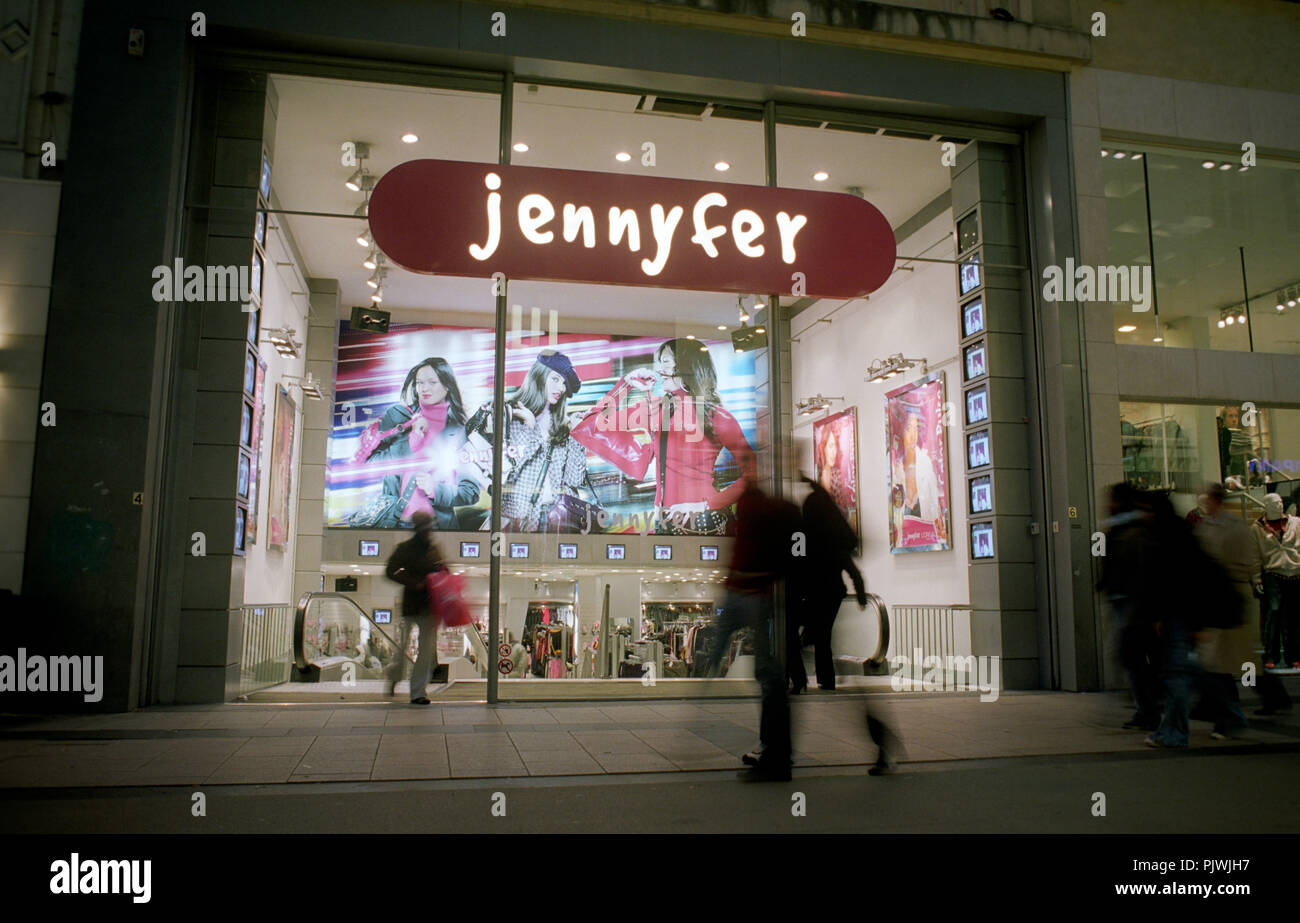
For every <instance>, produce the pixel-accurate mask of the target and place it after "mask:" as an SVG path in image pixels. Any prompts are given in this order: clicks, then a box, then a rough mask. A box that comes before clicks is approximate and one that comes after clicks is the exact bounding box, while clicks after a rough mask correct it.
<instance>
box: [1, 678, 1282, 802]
mask: <svg viewBox="0 0 1300 923" xmlns="http://www.w3.org/2000/svg"><path fill="white" fill-rule="evenodd" d="M868 704H870V706H871V710H872V713H873V714H875V715H877V716H880V717H884V718H885V720H886V721H888V722H889V723H890V724H891V725H892V726H895V727H897V728H898V730H899V732H900V733H901V735H902V738H903V742H904V747H905V749H906V754H905V755H904V756H903V757H902V759H901V762H902V763H903V764H904V768H906V764H907V763H944V762H949V761H956V760H982V759H996V758H1007V757H1013V758H1014V757H1024V756H1060V755H1067V754H1096V753H1116V754H1123V753H1132V752H1139V751H1143V752H1150V753H1151V755H1152V756H1153V757H1159V756H1164V757H1171V758H1176V755H1175V754H1172V753H1169V752H1168V751H1161V752H1159V753H1157V752H1154V751H1148V748H1146V747H1145V746H1144V745H1143V743H1142V738H1143V737H1144V736H1145V735H1144V734H1143V733H1141V732H1138V731H1125V730H1122V729H1121V728H1120V725H1121V724H1122V723H1123V721H1124V720H1125V718H1126V717H1127V716H1128V714H1129V708H1128V707H1127V702H1126V701H1125V700H1124V699H1122V698H1121V697H1120V696H1119V695H1113V694H1076V693H1067V692H1024V693H1009V692H1004V693H1002V695H1001V696H1000V697H999V698H998V699H997V700H996V701H994V702H981V701H980V700H979V697H978V696H977V695H971V694H947V693H910V694H909V693H902V694H891V695H881V694H869V695H852V694H844V693H843V692H840V693H836V694H833V695H832V694H821V695H818V694H816V693H814V694H811V695H805V696H799V697H797V698H793V699H792V700H791V711H792V719H793V727H794V746H795V768H796V771H800V770H802V771H804V772H811V773H813V774H815V773H816V772H817V769H818V767H822V768H825V767H836V766H852V765H863V764H869V763H871V762H873V761H874V760H875V757H876V752H875V747H874V746H873V745H872V744H871V743H870V741H869V739H868V738H867V734H866V729H865V726H864V725H865V723H864V720H863V718H864V713H865V711H866V708H867V705H868ZM1249 707H1253V703H1252V704H1251V705H1250V706H1249ZM758 718H759V706H758V702H757V701H756V700H722V701H719V700H707V701H699V702H684V701H658V702H653V703H643V702H637V703H622V702H617V703H591V702H584V703H574V704H568V703H549V704H542V703H536V704H534V703H529V704H528V705H515V704H510V705H497V706H488V705H483V704H443V705H432V706H424V707H420V706H412V705H409V704H407V703H406V702H404V701H400V700H395V701H394V702H393V703H392V704H385V705H372V704H357V705H344V706H337V705H267V704H227V705H210V706H187V707H172V708H163V707H158V708H148V709H144V710H141V711H136V712H130V713H126V714H113V715H96V716H73V717H32V716H9V717H5V718H0V789H16V788H61V787H67V788H81V787H91V788H101V787H130V786H161V785H227V784H228V785H245V784H277V783H285V782H355V781H395V780H416V779H474V778H500V777H510V776H514V777H518V776H573V775H600V774H617V773H647V772H692V771H704V770H718V769H732V768H736V769H739V768H740V761H739V757H740V755H741V754H743V753H745V752H747V751H749V750H751V749H753V748H754V747H756V746H757V743H758V740H757V738H758ZM1298 719H1300V716H1295V715H1290V714H1288V715H1280V716H1273V717H1270V718H1259V719H1253V720H1252V723H1251V724H1252V726H1251V729H1250V730H1249V731H1247V732H1246V733H1245V734H1244V736H1242V737H1241V738H1238V739H1236V740H1232V741H1213V740H1211V739H1210V737H1209V732H1210V726H1209V725H1208V724H1206V723H1204V722H1193V723H1192V748H1193V749H1198V750H1200V749H1205V748H1239V749H1240V748H1245V749H1248V750H1257V749H1261V748H1262V749H1265V750H1275V749H1276V750H1289V749H1300V720H1298Z"/></svg>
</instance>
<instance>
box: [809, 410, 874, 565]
mask: <svg viewBox="0 0 1300 923" xmlns="http://www.w3.org/2000/svg"><path fill="white" fill-rule="evenodd" d="M813 467H814V469H815V473H816V477H817V483H819V484H821V485H822V487H825V488H826V492H827V493H828V494H830V495H831V497H833V498H834V500H835V505H836V506H838V507H839V508H840V512H841V513H843V514H844V518H845V519H847V520H848V521H849V525H850V526H852V527H853V534H854V535H856V536H858V538H859V540H861V538H862V532H861V530H860V529H859V516H858V408H856V407H849V408H847V409H845V410H841V411H840V412H839V413H833V414H831V415H830V416H828V417H823V418H822V419H820V420H817V421H815V422H814V423H813Z"/></svg>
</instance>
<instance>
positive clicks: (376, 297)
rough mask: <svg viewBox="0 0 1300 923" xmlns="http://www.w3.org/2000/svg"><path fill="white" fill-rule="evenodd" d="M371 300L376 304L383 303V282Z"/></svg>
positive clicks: (371, 296)
mask: <svg viewBox="0 0 1300 923" xmlns="http://www.w3.org/2000/svg"><path fill="white" fill-rule="evenodd" d="M370 300H371V301H373V302H374V303H375V304H380V303H382V302H383V300H384V286H383V283H382V282H381V283H380V284H379V286H378V287H377V288H376V289H375V290H374V292H373V293H372V294H371V295H370Z"/></svg>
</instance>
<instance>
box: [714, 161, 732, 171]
mask: <svg viewBox="0 0 1300 923" xmlns="http://www.w3.org/2000/svg"><path fill="white" fill-rule="evenodd" d="M713 169H715V170H717V171H718V172H719V173H726V172H727V171H728V170H730V169H731V164H729V163H727V162H726V161H725V160H719V161H718V162H717V163H715V164H714V165H713Z"/></svg>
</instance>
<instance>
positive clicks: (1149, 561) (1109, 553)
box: [1100, 481, 1161, 731]
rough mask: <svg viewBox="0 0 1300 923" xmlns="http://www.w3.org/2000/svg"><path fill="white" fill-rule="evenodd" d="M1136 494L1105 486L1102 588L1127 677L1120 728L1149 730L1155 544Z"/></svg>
mask: <svg viewBox="0 0 1300 923" xmlns="http://www.w3.org/2000/svg"><path fill="white" fill-rule="evenodd" d="M1139 494H1140V492H1139V491H1138V490H1137V489H1136V488H1134V487H1132V486H1131V485H1130V484H1128V483H1126V482H1122V481H1121V482H1120V483H1118V484H1115V485H1113V486H1112V487H1111V489H1110V518H1109V519H1108V520H1107V522H1106V525H1107V529H1106V554H1105V556H1104V557H1103V558H1102V564H1103V569H1102V578H1101V582H1100V587H1101V589H1102V590H1103V591H1104V592H1105V593H1106V595H1107V596H1108V597H1109V599H1110V605H1111V611H1112V613H1113V616H1114V621H1115V634H1116V640H1117V644H1116V648H1117V651H1118V657H1119V662H1120V665H1121V666H1122V667H1123V669H1124V672H1125V673H1126V674H1127V676H1128V681H1129V688H1130V689H1131V691H1132V695H1133V706H1134V712H1133V715H1132V717H1130V718H1129V719H1128V721H1126V722H1125V723H1124V727H1125V728H1134V729H1140V730H1144V731H1154V730H1155V729H1156V728H1157V727H1158V726H1159V724H1160V693H1161V688H1160V664H1159V649H1160V645H1159V638H1158V637H1157V635H1156V630H1155V624H1156V622H1157V621H1158V615H1157V609H1158V605H1159V599H1158V592H1157V589H1156V587H1157V583H1156V581H1155V580H1153V579H1152V573H1153V568H1154V566H1155V561H1154V559H1155V555H1156V550H1157V549H1156V546H1155V538H1154V534H1153V531H1152V527H1151V521H1150V516H1149V515H1148V514H1147V513H1146V512H1144V511H1143V510H1141V509H1139V508H1138V498H1139Z"/></svg>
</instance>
